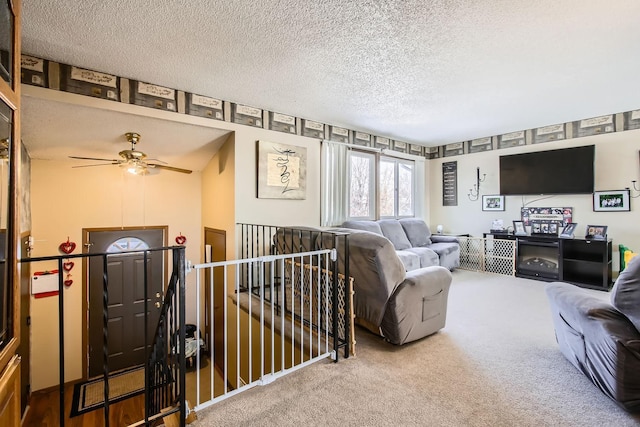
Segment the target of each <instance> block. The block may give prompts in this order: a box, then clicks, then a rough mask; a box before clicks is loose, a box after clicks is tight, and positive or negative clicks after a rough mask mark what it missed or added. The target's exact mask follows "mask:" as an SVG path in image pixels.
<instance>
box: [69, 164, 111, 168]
mask: <svg viewBox="0 0 640 427" xmlns="http://www.w3.org/2000/svg"><path fill="white" fill-rule="evenodd" d="M117 164H118V163H102V164H95V165H78V166H71V167H72V168H91V167H94V166H111V165H117Z"/></svg>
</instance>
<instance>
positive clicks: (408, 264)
mask: <svg viewBox="0 0 640 427" xmlns="http://www.w3.org/2000/svg"><path fill="white" fill-rule="evenodd" d="M396 254H397V255H398V258H400V261H402V264H403V265H404V271H412V270H416V269H418V268H420V267H421V266H422V265H421V264H422V263H421V262H420V256H419V255H418V254H416V253H414V252H412V251H411V249H407V250H404V251H396ZM436 256H437V255H436ZM436 265H437V261H436Z"/></svg>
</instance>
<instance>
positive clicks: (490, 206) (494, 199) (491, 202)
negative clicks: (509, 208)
mask: <svg viewBox="0 0 640 427" xmlns="http://www.w3.org/2000/svg"><path fill="white" fill-rule="evenodd" d="M482 210H483V211H504V196H502V195H500V194H493V195H488V196H485V195H483V196H482Z"/></svg>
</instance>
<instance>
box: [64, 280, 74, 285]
mask: <svg viewBox="0 0 640 427" xmlns="http://www.w3.org/2000/svg"><path fill="white" fill-rule="evenodd" d="M72 283H73V280H71V279H67V280H65V281H64V285H65V286H71V284H72Z"/></svg>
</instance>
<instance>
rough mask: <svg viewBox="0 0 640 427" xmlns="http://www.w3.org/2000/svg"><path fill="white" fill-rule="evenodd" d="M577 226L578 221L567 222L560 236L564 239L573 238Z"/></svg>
mask: <svg viewBox="0 0 640 427" xmlns="http://www.w3.org/2000/svg"><path fill="white" fill-rule="evenodd" d="M577 226H578V223H577V222H572V223H569V224H567V225H566V226H565V227H564V228H563V229H562V231H561V232H560V237H561V238H563V239H573V237H574V233H575V231H576V227H577Z"/></svg>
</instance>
